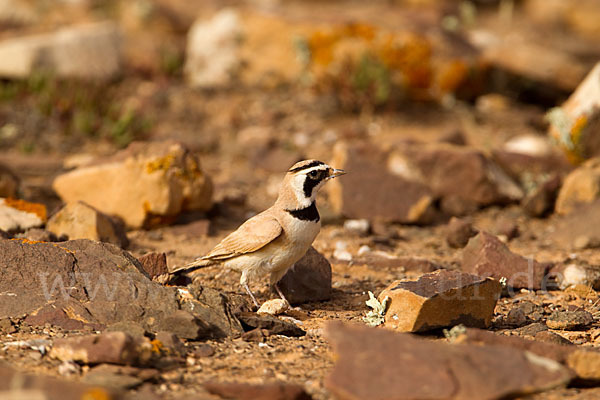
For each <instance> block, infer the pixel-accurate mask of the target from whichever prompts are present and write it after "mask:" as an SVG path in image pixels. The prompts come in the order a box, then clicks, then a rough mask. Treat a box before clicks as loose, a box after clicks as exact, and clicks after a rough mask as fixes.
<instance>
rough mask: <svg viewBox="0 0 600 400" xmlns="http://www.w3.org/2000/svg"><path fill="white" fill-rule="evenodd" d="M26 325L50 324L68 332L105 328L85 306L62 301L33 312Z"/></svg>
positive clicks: (26, 319) (26, 320)
mask: <svg viewBox="0 0 600 400" xmlns="http://www.w3.org/2000/svg"><path fill="white" fill-rule="evenodd" d="M82 316H83V317H84V318H82ZM25 323H26V324H28V325H31V326H45V325H46V324H50V325H52V326H57V327H60V328H62V329H64V330H66V331H74V330H101V329H102V328H104V325H103V324H100V323H96V322H95V320H94V318H93V317H92V316H91V314H90V313H89V312H88V311H87V310H86V309H85V308H84V307H83V306H81V305H78V304H76V303H69V302H65V301H60V300H59V301H56V302H53V303H51V304H47V305H45V306H43V307H42V308H41V309H38V310H35V311H33V312H32V313H31V314H29V315H28V316H27V317H26V318H25Z"/></svg>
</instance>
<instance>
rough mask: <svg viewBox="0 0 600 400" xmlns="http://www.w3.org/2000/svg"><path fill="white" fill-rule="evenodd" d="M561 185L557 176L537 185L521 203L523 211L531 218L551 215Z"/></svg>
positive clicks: (560, 180)
mask: <svg viewBox="0 0 600 400" xmlns="http://www.w3.org/2000/svg"><path fill="white" fill-rule="evenodd" d="M561 184H562V179H561V178H560V177H559V176H558V175H554V176H552V177H550V178H549V179H548V180H546V181H544V182H543V183H541V184H539V185H538V186H537V187H536V188H535V189H533V190H532V191H531V192H530V193H528V194H527V196H526V197H525V198H523V201H521V206H522V207H523V210H525V212H526V213H527V214H529V215H530V216H532V217H543V216H545V215H547V214H549V213H551V212H552V211H553V210H554V205H555V204H556V197H557V196H558V191H559V190H560V186H561Z"/></svg>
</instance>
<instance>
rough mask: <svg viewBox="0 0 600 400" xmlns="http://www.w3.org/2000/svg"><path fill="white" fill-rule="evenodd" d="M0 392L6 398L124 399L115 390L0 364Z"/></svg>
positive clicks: (56, 399) (59, 399)
mask: <svg viewBox="0 0 600 400" xmlns="http://www.w3.org/2000/svg"><path fill="white" fill-rule="evenodd" d="M0 393H1V394H2V397H3V398H6V399H47V400H81V399H85V398H94V399H112V400H122V399H125V395H124V394H123V393H122V392H119V391H117V390H113V389H107V388H100V387H97V386H91V385H84V384H81V383H78V382H71V381H64V380H59V379H56V378H53V377H47V376H41V375H29V374H22V373H20V372H17V371H15V370H13V369H10V368H7V367H2V366H0Z"/></svg>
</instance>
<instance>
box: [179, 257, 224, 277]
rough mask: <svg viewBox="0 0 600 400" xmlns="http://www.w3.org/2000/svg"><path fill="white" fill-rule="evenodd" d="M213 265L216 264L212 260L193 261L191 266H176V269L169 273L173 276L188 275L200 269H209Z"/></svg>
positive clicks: (200, 259)
mask: <svg viewBox="0 0 600 400" xmlns="http://www.w3.org/2000/svg"><path fill="white" fill-rule="evenodd" d="M212 264H214V262H213V261H212V260H206V259H202V258H199V259H197V260H196V261H193V262H191V263H189V264H185V265H181V266H179V267H178V266H175V267H173V269H171V270H170V271H169V273H170V274H172V275H181V274H187V273H190V272H193V271H196V270H199V269H200V268H204V267H208V266H210V265H212Z"/></svg>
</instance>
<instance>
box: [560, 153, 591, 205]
mask: <svg viewBox="0 0 600 400" xmlns="http://www.w3.org/2000/svg"><path fill="white" fill-rule="evenodd" d="M599 198H600V158H593V159H591V160H588V161H587V162H585V163H584V164H583V165H581V166H580V167H579V168H577V169H576V170H574V171H573V172H571V173H570V174H569V175H567V177H566V178H565V181H564V183H563V185H562V187H561V189H560V191H559V193H558V198H557V199H556V212H557V213H558V214H562V215H565V214H570V213H572V212H574V211H577V210H578V209H580V207H581V206H582V205H585V204H589V203H592V202H594V201H595V200H597V199H599Z"/></svg>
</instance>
